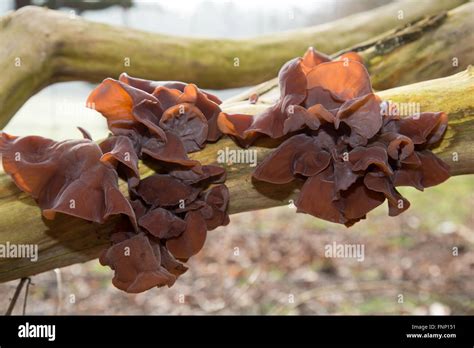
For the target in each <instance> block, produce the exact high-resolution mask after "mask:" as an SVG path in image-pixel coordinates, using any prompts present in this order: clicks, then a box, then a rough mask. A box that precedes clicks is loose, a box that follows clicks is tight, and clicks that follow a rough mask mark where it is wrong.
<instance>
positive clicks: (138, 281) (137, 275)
mask: <svg viewBox="0 0 474 348" xmlns="http://www.w3.org/2000/svg"><path fill="white" fill-rule="evenodd" d="M99 261H100V263H101V264H102V265H103V266H106V265H107V266H110V268H112V269H113V270H114V271H115V276H114V278H113V279H112V283H113V284H114V285H115V286H116V287H117V288H119V289H121V290H124V291H126V292H129V293H139V292H143V291H146V290H148V289H151V288H153V287H155V286H158V287H160V286H164V285H168V286H171V285H173V284H174V282H175V280H176V276H174V275H173V274H171V273H170V272H168V271H167V270H166V268H165V267H162V266H161V253H160V247H159V246H156V247H153V246H152V244H151V241H150V240H149V239H148V238H147V237H146V236H145V234H144V233H140V234H137V235H134V236H132V237H130V238H129V239H126V240H124V241H121V242H119V243H117V244H114V245H112V246H111V247H110V248H108V249H107V250H105V251H104V252H103V253H102V255H101V256H100V258H99Z"/></svg>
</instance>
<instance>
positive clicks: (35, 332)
mask: <svg viewBox="0 0 474 348" xmlns="http://www.w3.org/2000/svg"><path fill="white" fill-rule="evenodd" d="M18 337H20V338H47V339H48V341H54V340H55V339H56V325H36V324H30V323H29V322H26V323H25V324H24V325H20V326H18Z"/></svg>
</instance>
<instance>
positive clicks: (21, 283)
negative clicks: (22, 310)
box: [5, 278, 29, 315]
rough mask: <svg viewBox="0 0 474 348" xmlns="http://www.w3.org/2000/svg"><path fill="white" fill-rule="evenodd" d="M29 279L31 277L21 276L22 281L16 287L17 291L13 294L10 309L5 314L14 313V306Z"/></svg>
mask: <svg viewBox="0 0 474 348" xmlns="http://www.w3.org/2000/svg"><path fill="white" fill-rule="evenodd" d="M27 279H29V278H21V280H20V283H19V284H18V286H17V287H16V290H15V293H14V294H13V298H12V300H11V301H10V305H9V306H8V309H7V312H6V313H5V315H12V313H13V308H15V304H16V301H17V300H18V296H20V293H21V289H22V288H23V285H24V284H25V282H26V280H27Z"/></svg>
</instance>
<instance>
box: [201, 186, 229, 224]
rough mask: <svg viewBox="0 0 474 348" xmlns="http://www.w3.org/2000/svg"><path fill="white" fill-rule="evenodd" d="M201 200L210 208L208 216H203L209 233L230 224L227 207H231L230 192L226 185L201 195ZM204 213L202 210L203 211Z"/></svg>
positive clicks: (215, 187)
mask: <svg viewBox="0 0 474 348" xmlns="http://www.w3.org/2000/svg"><path fill="white" fill-rule="evenodd" d="M201 199H202V200H203V201H204V202H206V204H207V206H208V207H210V208H211V209H210V211H209V214H208V215H203V217H204V219H205V221H206V226H207V229H208V230H209V231H211V230H213V229H215V228H217V227H219V226H225V225H227V224H229V222H230V220H229V215H228V214H227V207H228V205H229V190H228V189H227V187H226V186H225V185H217V186H214V187H212V188H210V189H209V190H207V191H205V192H202V193H201ZM201 213H202V209H201Z"/></svg>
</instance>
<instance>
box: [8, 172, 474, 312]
mask: <svg viewBox="0 0 474 348" xmlns="http://www.w3.org/2000/svg"><path fill="white" fill-rule="evenodd" d="M402 192H403V194H404V195H405V196H406V197H407V198H408V199H409V200H410V201H411V204H412V206H411V208H410V209H409V210H408V211H406V212H405V213H403V214H402V215H401V216H399V217H396V218H390V217H388V216H387V207H386V205H383V206H382V207H379V208H378V209H376V210H375V211H373V212H372V213H371V214H369V216H368V219H367V220H366V221H363V222H360V223H358V224H356V225H355V226H354V227H351V228H349V229H348V228H345V227H344V226H339V225H335V224H332V223H327V222H324V221H322V220H319V219H316V218H313V217H311V216H307V215H303V214H295V213H294V209H292V208H289V207H280V208H273V209H268V210H262V211H256V212H251V213H243V214H238V215H233V216H231V224H230V225H229V226H227V227H221V228H219V229H217V230H214V231H211V232H210V233H209V234H208V240H207V242H206V245H205V247H204V248H203V250H202V251H201V252H200V253H199V254H198V255H197V256H196V257H194V258H192V259H191V261H190V262H189V267H190V269H189V271H188V272H187V273H186V274H185V275H184V276H182V277H181V278H180V279H179V280H178V281H177V282H176V284H175V285H174V286H173V287H172V288H170V289H168V288H161V289H152V290H150V291H148V292H146V293H143V294H137V295H130V294H126V293H124V292H122V291H119V290H117V289H116V288H114V287H113V286H112V284H111V278H112V276H113V273H112V271H111V270H110V269H109V268H107V267H102V266H101V265H100V264H99V262H98V261H97V260H94V261H90V262H87V263H85V264H77V265H73V266H70V267H66V268H63V269H61V270H60V278H61V281H60V282H59V283H58V280H57V279H58V278H57V275H56V273H55V272H54V271H51V272H47V273H43V274H40V275H37V276H34V277H32V285H31V286H30V290H29V295H28V302H27V307H26V313H27V314H55V313H60V314H474V180H473V179H472V176H461V177H455V178H451V179H450V180H449V181H448V182H446V183H444V184H442V185H440V186H438V187H434V188H430V189H427V190H426V191H425V192H424V193H423V192H417V191H415V190H413V189H403V190H402ZM333 242H336V243H348V244H363V245H364V247H365V259H364V261H363V262H358V261H357V260H356V259H350V258H345V259H341V258H339V259H338V258H326V257H325V256H324V246H325V245H326V244H332V243H333ZM454 247H457V248H458V251H459V254H458V256H453V248H454ZM236 248H238V255H235V254H236V251H237V249H236ZM17 283H18V281H12V282H8V283H4V284H0V293H1V294H2V297H1V298H0V309H1V310H6V309H7V307H8V303H9V300H10V298H11V297H12V295H13V292H14V290H15V287H16V285H17ZM71 295H74V296H71ZM183 295H184V303H182V302H183ZM400 295H403V302H401V301H399V300H401V297H400ZM73 297H74V298H75V303H71V301H70V300H71V299H72V298H73ZM400 302H401V303H400ZM22 304H23V295H22V296H21V297H20V299H19V303H17V306H16V308H15V311H14V313H15V314H20V313H21V311H22Z"/></svg>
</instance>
